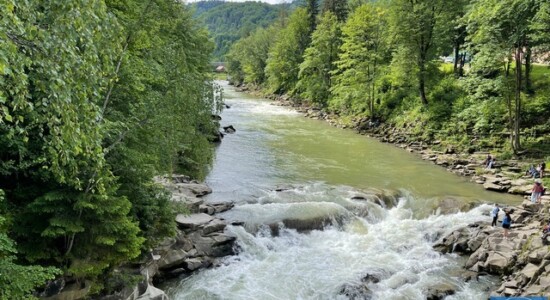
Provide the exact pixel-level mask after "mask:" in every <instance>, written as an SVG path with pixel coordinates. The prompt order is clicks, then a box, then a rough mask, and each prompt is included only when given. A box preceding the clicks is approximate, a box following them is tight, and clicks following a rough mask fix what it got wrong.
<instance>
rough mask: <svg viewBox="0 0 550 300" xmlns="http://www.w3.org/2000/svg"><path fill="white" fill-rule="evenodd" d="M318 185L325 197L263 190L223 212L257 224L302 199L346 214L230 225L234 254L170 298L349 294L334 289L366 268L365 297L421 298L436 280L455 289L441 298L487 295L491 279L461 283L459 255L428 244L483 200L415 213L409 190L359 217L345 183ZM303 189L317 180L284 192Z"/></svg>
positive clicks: (482, 209) (467, 219)
mask: <svg viewBox="0 0 550 300" xmlns="http://www.w3.org/2000/svg"><path fill="white" fill-rule="evenodd" d="M325 188H326V189H325V193H326V195H332V196H330V197H329V196H325V198H323V197H319V195H317V196H318V197H317V198H321V200H322V201H320V202H311V201H310V200H311V197H314V196H311V194H308V195H309V197H310V198H308V197H305V198H307V199H306V200H305V201H304V202H298V201H295V203H285V204H283V203H274V202H281V199H278V198H279V195H277V193H267V195H266V196H264V198H266V197H267V198H269V197H271V198H272V199H271V201H267V200H266V199H263V202H264V203H265V204H261V203H256V204H248V205H243V206H241V207H237V208H236V211H237V212H236V213H235V214H234V215H227V216H228V217H236V216H238V217H241V218H242V217H247V218H249V219H250V222H251V223H261V220H264V221H265V220H268V221H269V223H271V222H276V221H277V220H278V218H283V217H284V216H287V215H286V214H288V213H289V210H291V209H290V207H292V206H293V205H302V207H301V208H307V209H309V210H319V211H318V213H321V214H323V213H332V212H334V211H342V210H345V211H348V212H349V214H350V215H353V217H351V218H348V219H347V222H346V223H345V225H344V226H327V227H326V228H324V230H313V231H310V232H307V233H300V232H298V231H296V230H293V229H289V228H285V227H284V226H283V225H282V223H280V224H279V226H280V228H279V230H278V233H277V235H276V236H274V235H272V230H270V228H269V227H267V226H258V227H256V228H257V230H256V231H254V232H250V228H248V229H249V230H248V231H247V230H246V229H245V227H242V226H229V227H228V229H227V230H228V232H229V233H230V234H233V235H235V236H236V237H237V244H238V247H237V248H238V255H236V256H233V257H228V258H225V259H224V260H223V261H222V263H221V265H220V266H219V267H216V268H213V269H209V270H204V271H202V272H200V273H199V274H197V275H195V276H192V277H190V278H187V279H185V280H183V281H182V282H181V283H180V284H179V285H178V286H177V287H175V288H173V289H171V290H170V291H169V293H170V294H171V296H172V297H173V298H174V299H348V296H346V295H343V294H342V293H341V291H342V288H343V287H344V286H348V287H353V286H358V285H361V280H362V279H363V278H364V277H365V276H367V275H370V276H371V277H372V278H376V279H377V280H379V281H378V282H376V283H374V282H371V283H368V284H367V288H368V290H370V292H369V295H370V296H371V297H372V298H371V299H425V298H426V296H427V291H428V290H429V289H430V288H431V287H434V286H438V285H447V286H452V287H454V288H455V289H456V291H457V293H456V294H455V295H453V296H449V297H448V299H481V298H483V297H486V296H487V295H486V294H485V293H486V292H485V291H484V289H485V288H486V287H488V286H490V285H491V284H492V281H491V280H490V279H487V278H485V279H484V278H482V279H481V281H475V282H471V283H464V281H463V279H462V278H461V277H460V276H459V275H458V274H460V270H461V265H462V262H461V259H460V258H458V257H456V256H454V255H443V254H440V253H438V252H436V251H434V250H433V249H432V244H433V243H434V242H435V240H436V239H437V238H438V237H439V236H441V235H442V234H445V233H449V232H451V231H453V230H455V229H457V228H460V227H464V226H466V225H467V224H471V223H474V222H478V221H487V220H488V218H489V217H488V216H487V212H488V210H490V206H488V205H482V206H479V207H477V208H475V209H473V210H471V211H469V212H460V213H456V214H449V215H431V216H429V217H427V218H420V219H419V218H415V214H414V211H413V210H412V209H411V207H414V206H415V205H411V203H410V202H414V201H421V200H418V199H414V198H412V197H410V196H409V197H402V198H401V199H400V200H399V203H398V204H397V206H395V207H392V208H389V209H382V208H381V209H379V210H377V211H376V213H374V214H371V215H369V216H361V215H360V214H357V213H356V212H355V211H354V210H355V209H356V208H357V206H353V205H349V204H350V203H353V202H356V201H353V200H350V199H349V198H348V196H349V194H346V193H341V192H342V190H347V188H344V187H339V188H333V187H326V186H325ZM308 189H309V190H310V191H311V190H319V189H320V187H319V186H316V187H313V186H310V187H309V188H305V189H304V188H298V189H294V190H291V191H296V192H297V193H301V192H304V190H308ZM334 191H339V193H340V195H341V197H340V198H341V199H337V200H336V201H334V202H332V201H331V202H328V199H329V198H332V199H336V198H338V197H334ZM312 194H313V195H315V193H312ZM269 195H271V196H269ZM287 198H293V197H288V196H287ZM343 199H347V201H349V202H350V203H346V201H344V200H343ZM296 202H298V203H296ZM362 205H365V203H364V202H363V203H362ZM369 205H376V204H372V203H371V204H369ZM345 206H346V207H347V208H345ZM376 206H378V205H376ZM378 207H380V206H378ZM371 208H374V206H372V207H371ZM302 212H303V211H302ZM294 213H295V212H291V215H292V214H294ZM236 218H237V217H236ZM237 219H238V218H237ZM265 223H267V222H265ZM355 299H357V298H355ZM359 299H361V298H359Z"/></svg>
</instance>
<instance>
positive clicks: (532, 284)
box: [434, 200, 550, 296]
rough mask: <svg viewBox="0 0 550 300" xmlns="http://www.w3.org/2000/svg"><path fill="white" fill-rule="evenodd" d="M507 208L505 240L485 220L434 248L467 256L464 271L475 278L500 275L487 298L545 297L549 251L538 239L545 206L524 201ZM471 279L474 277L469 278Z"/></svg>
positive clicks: (549, 279)
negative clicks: (508, 218)
mask: <svg viewBox="0 0 550 300" xmlns="http://www.w3.org/2000/svg"><path fill="white" fill-rule="evenodd" d="M508 209H509V210H510V211H513V212H512V214H511V216H512V228H511V230H510V235H509V238H508V239H504V237H503V229H502V228H499V227H492V226H490V224H489V221H487V222H484V223H479V224H471V225H470V226H468V227H465V228H461V229H459V230H456V231H454V232H452V233H451V234H449V235H447V236H444V237H441V238H440V239H439V240H438V241H437V242H436V243H435V244H434V248H435V249H436V250H439V251H440V252H442V253H451V252H453V253H458V254H460V255H465V256H467V257H468V260H467V262H466V264H465V265H464V268H465V269H466V270H468V271H472V272H474V274H476V277H477V276H478V275H483V274H491V275H496V276H500V278H501V280H502V283H501V285H500V286H499V287H498V288H497V289H496V290H494V291H492V292H491V295H501V296H540V295H549V294H550V252H549V247H548V245H546V243H543V240H542V239H541V233H542V232H541V229H542V227H543V225H544V224H547V223H548V218H549V214H548V205H543V204H534V203H531V202H530V201H528V200H525V201H524V202H523V204H521V205H520V206H517V207H509V208H508ZM500 215H501V216H502V215H503V214H502V213H501V214H500ZM488 220H489V217H488ZM472 278H475V277H469V279H472Z"/></svg>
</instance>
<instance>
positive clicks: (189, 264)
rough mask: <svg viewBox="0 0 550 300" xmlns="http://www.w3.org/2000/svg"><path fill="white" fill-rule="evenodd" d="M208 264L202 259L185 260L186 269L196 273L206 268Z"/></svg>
mask: <svg viewBox="0 0 550 300" xmlns="http://www.w3.org/2000/svg"><path fill="white" fill-rule="evenodd" d="M207 264H208V263H207V262H206V261H205V260H203V259H200V258H196V257H195V258H189V259H186V260H185V268H186V269H187V270H189V271H194V270H197V269H199V268H202V267H204V266H206V265H207Z"/></svg>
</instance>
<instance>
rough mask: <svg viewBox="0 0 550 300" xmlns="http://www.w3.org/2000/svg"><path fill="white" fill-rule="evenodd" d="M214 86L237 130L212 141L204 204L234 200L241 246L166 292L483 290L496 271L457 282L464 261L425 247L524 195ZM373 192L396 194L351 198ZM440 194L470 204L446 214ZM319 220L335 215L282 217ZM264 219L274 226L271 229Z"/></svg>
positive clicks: (317, 295)
mask: <svg viewBox="0 0 550 300" xmlns="http://www.w3.org/2000/svg"><path fill="white" fill-rule="evenodd" d="M221 84H222V85H223V87H224V90H225V92H224V95H225V99H226V100H225V102H226V103H227V104H228V105H229V106H230V108H229V109H226V110H225V111H224V112H223V114H222V118H223V119H222V121H221V123H222V125H223V126H226V125H233V126H234V127H235V128H236V130H237V131H236V133H234V134H229V135H226V137H225V138H224V139H223V142H222V143H221V144H220V145H219V146H218V148H217V149H216V158H215V161H214V164H213V166H212V170H211V171H210V173H209V175H208V177H207V179H206V182H207V184H208V185H209V186H210V187H211V188H212V189H213V191H214V192H213V193H212V194H210V195H208V196H207V198H206V201H207V202H220V201H232V202H234V203H235V204H236V205H235V207H234V208H233V209H232V210H230V211H228V212H225V213H223V214H222V217H224V218H225V219H226V220H228V221H229V222H233V221H239V222H244V226H231V225H230V226H228V227H227V229H226V231H227V232H228V233H230V234H232V235H235V236H236V237H237V245H238V247H237V255H235V256H231V257H226V258H224V259H222V260H221V261H220V263H219V265H218V266H216V267H214V268H211V269H206V270H202V271H200V272H198V273H196V274H194V275H193V276H191V277H188V278H182V279H177V280H173V281H171V282H169V283H168V284H167V285H166V287H164V288H166V289H167V293H168V295H169V296H170V297H171V298H172V299H348V298H354V299H363V298H365V299H367V298H368V299H425V298H426V295H428V294H429V292H428V291H429V290H430V289H434V287H437V286H452V287H453V289H455V290H456V293H455V294H454V295H451V296H448V297H447V298H446V299H486V298H487V296H488V290H489V289H490V288H492V287H493V286H494V284H495V282H496V281H497V278H493V277H489V276H486V277H480V279H479V280H472V281H469V282H465V281H464V280H463V279H462V277H461V276H460V274H461V265H462V264H463V259H462V258H460V257H458V256H456V255H442V254H440V253H438V252H436V251H434V250H433V249H432V245H433V243H434V242H435V240H436V239H437V238H438V237H439V236H441V235H442V234H445V233H449V232H451V231H452V230H454V229H456V228H459V227H462V226H464V225H466V224H470V223H473V222H477V221H489V219H490V217H489V216H488V214H487V213H488V211H489V210H490V208H491V206H490V205H489V203H493V202H499V203H502V204H510V205H511V204H518V203H519V202H520V201H521V199H520V198H518V197H513V196H509V195H500V194H496V193H491V192H486V191H484V190H483V188H482V187H481V186H479V185H476V184H473V183H470V182H468V181H467V179H465V178H461V177H459V176H456V175H454V174H451V173H449V172H447V171H446V170H444V169H443V168H441V167H438V166H436V165H433V164H432V163H429V162H426V161H422V160H421V159H420V158H419V157H418V156H417V155H414V154H411V153H408V152H406V151H404V150H402V149H399V148H397V147H394V146H392V145H388V144H383V143H380V142H378V141H377V140H375V139H371V138H368V137H364V136H361V135H358V134H356V133H354V132H353V131H352V130H342V129H337V128H334V127H331V126H329V125H328V124H327V123H325V122H322V121H318V120H312V119H308V118H304V117H303V116H302V115H301V114H298V113H296V112H294V111H292V110H291V109H290V108H287V107H280V106H275V105H272V104H271V102H270V101H269V100H265V99H260V98H257V97H253V96H250V95H247V94H244V93H239V92H236V91H235V90H234V89H233V87H231V86H228V85H226V84H225V83H224V82H221ZM277 188H279V189H280V190H281V191H275V189H277ZM377 193H383V194H389V195H398V196H397V197H396V198H395V203H394V205H389V206H384V205H379V204H376V203H375V201H365V200H360V199H359V200H357V199H352V197H353V196H356V195H373V194H377ZM440 203H451V204H452V206H455V207H458V208H467V207H473V209H469V210H465V209H463V210H465V211H458V210H456V211H454V212H453V213H446V214H442V213H439V212H440V211H439V209H438V207H439V206H440ZM316 217H325V218H332V220H336V219H337V220H336V221H334V222H328V223H327V224H326V226H325V227H324V228H323V229H322V230H312V231H305V232H301V231H300V232H299V231H296V230H294V229H289V228H286V227H285V226H284V225H283V223H282V221H283V220H285V219H297V218H298V219H299V218H306V219H307V218H316ZM267 224H279V230H278V232H277V233H276V234H275V233H274V232H273V230H272V229H270V227H268V226H267ZM367 275H369V277H368V278H370V279H369V280H366V281H365V280H364V278H366V277H367ZM362 280H363V282H362ZM357 286H363V287H362V288H360V289H357V288H356V287H357ZM343 290H346V291H347V293H346V292H343ZM369 297H370V298H369Z"/></svg>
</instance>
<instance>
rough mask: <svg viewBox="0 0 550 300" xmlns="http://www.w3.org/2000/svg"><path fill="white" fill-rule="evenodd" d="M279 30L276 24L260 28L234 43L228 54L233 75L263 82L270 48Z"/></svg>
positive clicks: (251, 81)
mask: <svg viewBox="0 0 550 300" xmlns="http://www.w3.org/2000/svg"><path fill="white" fill-rule="evenodd" d="M278 31H279V28H278V27H276V26H271V27H269V28H267V29H264V28H258V29H257V30H256V31H254V32H253V33H252V34H251V35H250V36H248V37H246V38H243V39H240V40H239V41H237V42H236V43H235V44H233V46H232V47H231V50H230V51H229V54H228V56H227V61H228V62H230V64H229V71H230V74H231V76H232V77H235V76H236V77H237V78H239V76H242V79H241V81H242V82H246V83H252V84H255V85H261V84H263V83H264V82H265V80H266V75H265V67H266V65H267V58H268V53H269V49H270V48H271V46H272V44H273V43H274V41H275V40H276V37H277V34H278ZM235 69H236V70H239V71H237V74H234V73H235V72H234V71H233V70H235ZM238 72H241V73H240V74H239V73H238Z"/></svg>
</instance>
